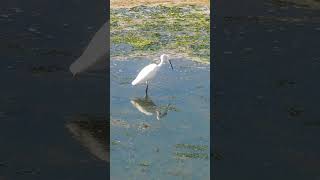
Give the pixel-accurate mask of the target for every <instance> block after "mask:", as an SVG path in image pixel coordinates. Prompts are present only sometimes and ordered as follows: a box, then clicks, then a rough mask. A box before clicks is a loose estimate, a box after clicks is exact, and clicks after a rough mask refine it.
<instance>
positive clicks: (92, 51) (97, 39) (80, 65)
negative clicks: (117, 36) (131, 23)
mask: <svg viewBox="0 0 320 180" xmlns="http://www.w3.org/2000/svg"><path fill="white" fill-rule="evenodd" d="M107 25H108V22H106V23H105V24H104V25H103V26H102V27H101V28H100V29H99V31H98V32H97V33H96V34H95V35H94V37H93V38H92V40H91V41H90V43H89V45H88V46H87V48H86V49H85V51H84V52H83V54H82V55H81V56H80V57H79V58H78V59H77V60H76V61H75V62H73V63H72V64H71V65H70V71H71V72H72V74H73V75H75V74H78V73H81V72H84V71H86V70H88V69H89V68H91V67H93V66H96V67H97V65H99V68H103V69H105V68H106V60H107V59H106V58H107V55H108V50H109V47H108V46H107V45H108V43H107V41H108V32H107Z"/></svg>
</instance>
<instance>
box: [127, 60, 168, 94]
mask: <svg viewBox="0 0 320 180" xmlns="http://www.w3.org/2000/svg"><path fill="white" fill-rule="evenodd" d="M160 59H161V61H160V63H159V64H154V63H153V64H149V65H147V66H146V67H144V68H143V69H142V70H141V71H140V72H139V74H138V76H137V77H136V79H135V80H133V81H132V83H131V84H132V85H133V86H135V85H138V84H142V83H146V84H147V88H146V94H147V93H148V83H149V81H150V80H152V79H153V78H154V76H155V75H156V74H157V72H158V70H159V69H160V67H161V66H162V64H163V63H164V61H165V60H167V61H169V63H170V65H171V68H172V69H173V67H172V64H171V61H170V60H169V56H168V55H166V54H162V55H161V56H160Z"/></svg>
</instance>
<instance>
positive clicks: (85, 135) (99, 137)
mask: <svg viewBox="0 0 320 180" xmlns="http://www.w3.org/2000/svg"><path fill="white" fill-rule="evenodd" d="M108 126H109V124H108V122H107V121H106V120H105V119H103V118H102V117H95V116H87V115H81V116H78V117H76V118H75V119H74V120H72V121H70V122H68V123H67V124H66V127H67V129H68V130H69V132H71V134H72V135H73V137H74V138H75V139H76V140H77V141H78V142H80V144H81V145H83V146H84V147H86V148H87V149H88V150H89V152H90V153H91V154H93V155H94V156H95V157H97V158H98V159H100V160H102V161H107V162H109V148H108V141H109V133H107V129H108V128H109V127H108Z"/></svg>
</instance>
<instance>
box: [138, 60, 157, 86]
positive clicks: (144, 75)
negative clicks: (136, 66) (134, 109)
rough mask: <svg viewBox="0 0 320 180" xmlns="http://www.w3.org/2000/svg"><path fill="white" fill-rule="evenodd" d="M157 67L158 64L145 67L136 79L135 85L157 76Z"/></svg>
mask: <svg viewBox="0 0 320 180" xmlns="http://www.w3.org/2000/svg"><path fill="white" fill-rule="evenodd" d="M156 67H157V65H156V64H149V65H148V66H146V67H144V68H143V69H142V70H141V71H140V73H139V74H138V76H137V77H136V79H135V80H134V81H133V82H134V84H137V83H141V82H143V81H144V80H146V79H148V78H150V77H151V76H153V75H154V74H155V71H154V70H155V68H156Z"/></svg>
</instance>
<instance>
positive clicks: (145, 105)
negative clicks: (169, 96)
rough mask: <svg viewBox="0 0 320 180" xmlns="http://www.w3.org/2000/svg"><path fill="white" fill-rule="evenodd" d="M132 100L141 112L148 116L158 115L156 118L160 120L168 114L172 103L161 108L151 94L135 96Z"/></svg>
mask: <svg viewBox="0 0 320 180" xmlns="http://www.w3.org/2000/svg"><path fill="white" fill-rule="evenodd" d="M130 102H131V104H132V105H133V106H134V107H135V108H137V109H138V110H139V111H140V112H141V113H143V114H145V115H147V116H152V115H156V118H157V119H158V120H160V119H161V118H163V117H165V116H166V115H167V114H168V110H169V107H170V104H168V105H167V106H166V107H164V108H160V106H157V105H156V104H155V103H154V102H153V101H152V100H151V98H150V97H149V96H145V97H142V98H134V99H132V100H131V101H130Z"/></svg>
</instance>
